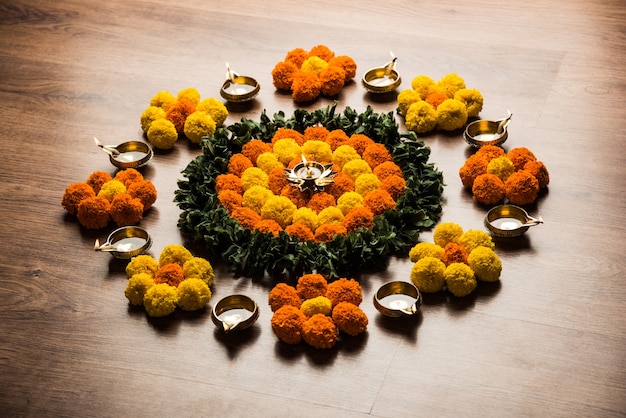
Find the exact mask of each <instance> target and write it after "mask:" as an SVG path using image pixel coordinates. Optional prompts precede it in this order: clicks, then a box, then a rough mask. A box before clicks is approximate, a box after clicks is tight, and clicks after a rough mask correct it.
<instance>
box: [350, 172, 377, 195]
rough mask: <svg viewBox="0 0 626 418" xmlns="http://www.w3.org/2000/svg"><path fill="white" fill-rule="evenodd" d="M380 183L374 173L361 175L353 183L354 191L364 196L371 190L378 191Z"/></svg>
mask: <svg viewBox="0 0 626 418" xmlns="http://www.w3.org/2000/svg"><path fill="white" fill-rule="evenodd" d="M381 184H382V182H381V181H380V179H379V178H378V177H377V176H376V174H374V173H365V174H361V175H360V176H359V177H357V178H356V180H355V181H354V191H355V192H357V193H358V194H360V195H361V196H365V195H366V194H368V193H369V192H371V191H373V190H377V189H380V185H381Z"/></svg>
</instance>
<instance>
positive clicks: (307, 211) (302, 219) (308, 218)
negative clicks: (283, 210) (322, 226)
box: [292, 207, 319, 231]
mask: <svg viewBox="0 0 626 418" xmlns="http://www.w3.org/2000/svg"><path fill="white" fill-rule="evenodd" d="M317 218H318V215H317V212H315V211H314V210H313V209H311V208H307V207H302V208H298V209H297V210H296V211H295V212H294V213H293V220H292V222H293V223H301V224H303V225H305V226H308V227H309V229H310V230H311V231H315V230H316V229H317V226H318V225H319V222H318V219H317Z"/></svg>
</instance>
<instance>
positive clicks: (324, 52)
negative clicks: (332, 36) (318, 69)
mask: <svg viewBox="0 0 626 418" xmlns="http://www.w3.org/2000/svg"><path fill="white" fill-rule="evenodd" d="M334 56H335V53H334V52H333V51H331V49H330V48H328V47H327V46H326V45H315V46H314V47H313V48H311V49H310V50H309V52H308V54H307V57H320V58H321V59H323V60H324V61H330V60H331V59H332V58H333V57H334Z"/></svg>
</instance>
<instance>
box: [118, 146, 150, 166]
mask: <svg viewBox="0 0 626 418" xmlns="http://www.w3.org/2000/svg"><path fill="white" fill-rule="evenodd" d="M115 149H117V150H118V151H119V154H118V155H115V154H113V153H108V154H109V161H111V164H113V165H114V166H116V167H119V168H141V167H143V166H145V165H146V164H148V162H149V161H150V160H151V159H152V157H153V156H154V151H153V150H152V148H151V147H150V145H148V144H146V143H145V142H141V141H128V142H124V143H121V144H119V145H118V146H117V147H115ZM126 152H141V153H144V154H146V155H145V156H144V157H143V158H140V159H139V160H135V161H120V160H118V159H117V158H116V157H118V156H119V155H121V154H124V153H126Z"/></svg>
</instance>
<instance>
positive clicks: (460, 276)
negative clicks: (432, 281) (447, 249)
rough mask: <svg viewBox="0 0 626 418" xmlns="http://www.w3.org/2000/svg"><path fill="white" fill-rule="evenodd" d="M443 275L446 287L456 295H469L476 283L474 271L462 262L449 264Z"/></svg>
mask: <svg viewBox="0 0 626 418" xmlns="http://www.w3.org/2000/svg"><path fill="white" fill-rule="evenodd" d="M443 277H444V278H445V280H446V288H447V289H448V290H449V291H450V293H452V294H453V295H454V296H458V297H463V296H467V295H469V294H470V293H472V292H473V291H474V289H476V286H477V285H478V283H477V282H476V277H475V276H474V271H473V270H472V269H471V267H470V266H468V265H467V264H463V263H452V264H450V265H449V266H448V267H446V270H445V271H444V272H443Z"/></svg>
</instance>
